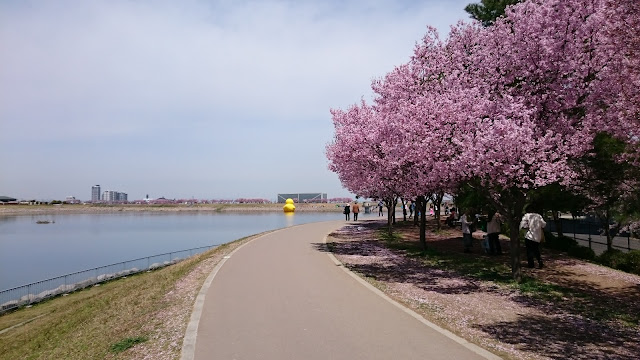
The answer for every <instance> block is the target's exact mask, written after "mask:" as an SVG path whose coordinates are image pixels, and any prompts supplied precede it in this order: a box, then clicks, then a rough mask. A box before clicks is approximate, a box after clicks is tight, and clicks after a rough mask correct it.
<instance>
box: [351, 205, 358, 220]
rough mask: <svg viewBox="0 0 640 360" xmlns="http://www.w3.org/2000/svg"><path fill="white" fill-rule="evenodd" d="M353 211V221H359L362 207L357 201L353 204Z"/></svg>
mask: <svg viewBox="0 0 640 360" xmlns="http://www.w3.org/2000/svg"><path fill="white" fill-rule="evenodd" d="M351 211H353V221H358V214H359V213H360V205H358V202H357V201H356V202H355V203H354V204H353V207H352V209H351Z"/></svg>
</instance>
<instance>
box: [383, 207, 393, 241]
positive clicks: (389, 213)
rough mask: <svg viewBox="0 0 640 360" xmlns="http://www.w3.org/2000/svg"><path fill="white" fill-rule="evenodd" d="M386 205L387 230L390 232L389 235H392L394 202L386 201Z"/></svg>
mask: <svg viewBox="0 0 640 360" xmlns="http://www.w3.org/2000/svg"><path fill="white" fill-rule="evenodd" d="M384 203H385V205H387V230H388V232H389V235H391V234H392V233H393V225H392V221H391V217H392V214H391V208H392V204H393V200H391V199H386V200H385V201H384Z"/></svg>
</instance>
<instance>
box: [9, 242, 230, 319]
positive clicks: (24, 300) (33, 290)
mask: <svg viewBox="0 0 640 360" xmlns="http://www.w3.org/2000/svg"><path fill="white" fill-rule="evenodd" d="M217 246H218V245H210V246H202V247H198V248H193V249H187V250H180V251H172V252H169V253H164V254H158V255H152V256H147V257H143V258H139V259H134V260H128V261H123V262H119V263H115V264H111V265H106V266H100V267H97V268H93V269H87V270H82V271H78V272H74V273H71V274H66V275H61V276H57V277H54V278H51V279H46V280H42V281H37V282H34V283H31V284H27V285H22V286H18V287H14V288H12V289H7V290H2V291H0V314H1V313H4V312H6V311H9V310H12V309H15V308H18V307H21V306H26V305H31V304H34V303H37V302H39V301H42V300H45V299H48V298H51V297H54V296H58V295H62V294H67V293H70V292H73V291H76V290H80V289H84V288H86V287H89V286H93V285H95V284H98V283H101V282H105V281H109V280H113V279H117V278H120V277H124V276H127V275H132V274H136V273H139V272H142V271H148V270H155V269H158V268H161V267H165V266H167V265H172V264H175V263H177V262H179V261H181V260H184V259H186V258H188V257H190V256H193V255H196V254H200V253H203V252H205V251H207V250H209V249H212V248H214V247H217Z"/></svg>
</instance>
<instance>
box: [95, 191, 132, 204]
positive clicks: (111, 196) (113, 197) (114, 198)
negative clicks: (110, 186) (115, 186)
mask: <svg viewBox="0 0 640 360" xmlns="http://www.w3.org/2000/svg"><path fill="white" fill-rule="evenodd" d="M128 197H129V196H128V195H127V194H126V193H123V192H119V191H112V190H105V191H103V192H102V197H101V199H100V200H102V201H106V202H127V201H128Z"/></svg>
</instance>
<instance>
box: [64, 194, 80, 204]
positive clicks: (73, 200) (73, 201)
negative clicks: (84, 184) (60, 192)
mask: <svg viewBox="0 0 640 360" xmlns="http://www.w3.org/2000/svg"><path fill="white" fill-rule="evenodd" d="M64 202H65V203H67V204H80V200H78V199H76V197H75V196H67V197H66V198H65V199H64Z"/></svg>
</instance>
